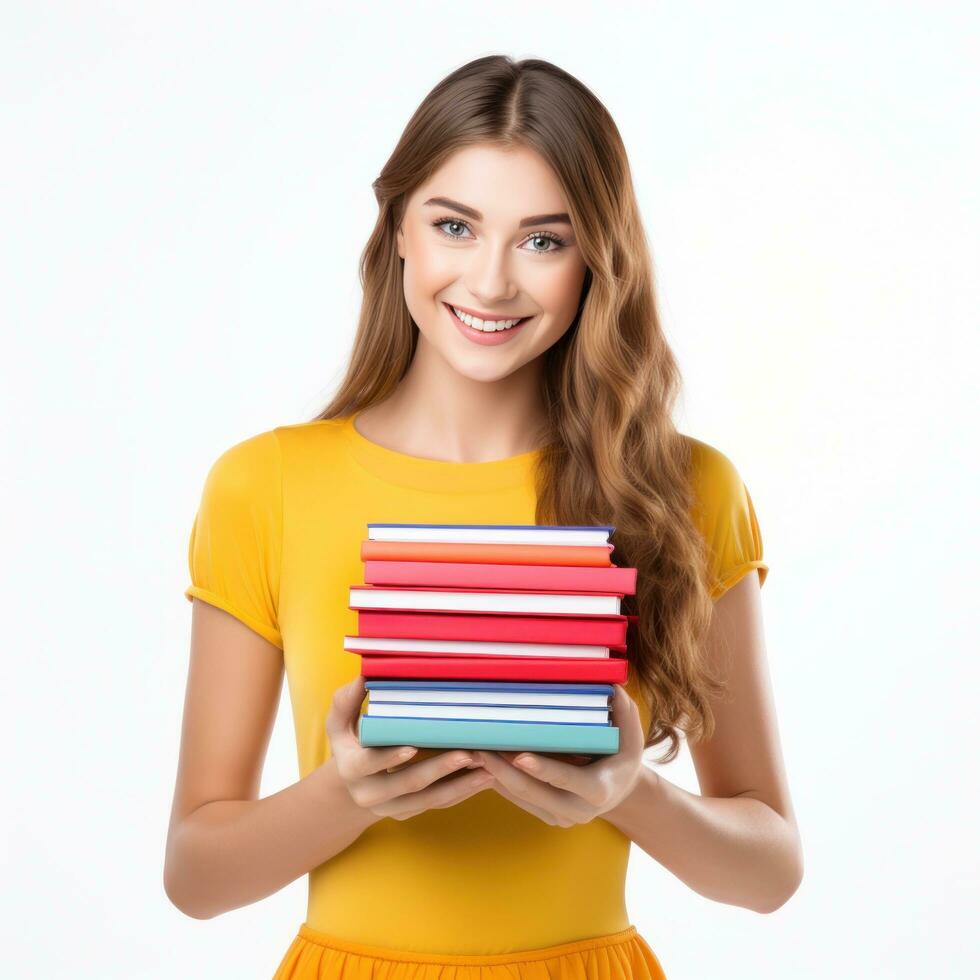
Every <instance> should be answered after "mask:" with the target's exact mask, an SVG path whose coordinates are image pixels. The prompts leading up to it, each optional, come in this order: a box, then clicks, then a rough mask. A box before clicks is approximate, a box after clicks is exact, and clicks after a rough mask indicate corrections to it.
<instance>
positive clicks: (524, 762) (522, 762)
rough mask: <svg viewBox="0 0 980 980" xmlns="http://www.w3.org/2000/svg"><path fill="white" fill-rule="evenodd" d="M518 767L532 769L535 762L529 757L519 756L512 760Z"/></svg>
mask: <svg viewBox="0 0 980 980" xmlns="http://www.w3.org/2000/svg"><path fill="white" fill-rule="evenodd" d="M514 761H515V762H516V763H517V764H518V765H519V766H524V768H525V769H533V768H534V767H535V766H536V765H537V762H535V760H534V759H533V758H531V756H529V755H520V756H518V757H517V758H516V759H515V760H514Z"/></svg>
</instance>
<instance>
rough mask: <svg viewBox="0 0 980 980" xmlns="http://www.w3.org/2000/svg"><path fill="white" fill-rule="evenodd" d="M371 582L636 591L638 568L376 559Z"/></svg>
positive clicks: (367, 574)
mask: <svg viewBox="0 0 980 980" xmlns="http://www.w3.org/2000/svg"><path fill="white" fill-rule="evenodd" d="M364 581H365V583H366V584H368V585H418V586H424V587H427V588H443V587H451V586H458V587H461V588H465V589H526V590H529V591H532V592H560V591H567V592H605V593H609V592H616V593H619V594H620V595H633V594H635V592H636V569H635V568H620V567H619V566H617V565H610V566H608V567H607V568H588V567H584V566H575V565H505V564H474V563H471V562H455V561H373V560H369V561H366V562H365V563H364Z"/></svg>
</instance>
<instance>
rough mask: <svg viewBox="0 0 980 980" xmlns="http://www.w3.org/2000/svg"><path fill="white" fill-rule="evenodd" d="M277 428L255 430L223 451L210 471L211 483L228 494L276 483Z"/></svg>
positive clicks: (277, 459)
mask: <svg viewBox="0 0 980 980" xmlns="http://www.w3.org/2000/svg"><path fill="white" fill-rule="evenodd" d="M277 431H278V430H276V429H267V430H266V431H264V432H259V433H256V434H255V435H251V436H248V437H246V438H245V439H241V440H239V441H238V442H236V443H233V444H232V445H231V446H228V447H227V448H226V449H224V450H223V451H222V452H220V453H219V455H218V456H217V458H216V459H215V460H214V462H213V463H212V464H211V468H210V470H209V471H208V475H207V483H208V485H209V486H211V487H215V488H219V489H220V490H221V491H222V492H223V493H226V494H238V493H244V492H247V491H252V490H254V489H256V488H259V487H263V486H272V485H274V484H275V482H276V480H277V479H278V475H279V472H280V466H281V449H280V445H279V436H278V434H277Z"/></svg>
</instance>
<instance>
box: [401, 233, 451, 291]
mask: <svg viewBox="0 0 980 980" xmlns="http://www.w3.org/2000/svg"><path fill="white" fill-rule="evenodd" d="M407 252H408V258H407V259H406V261H405V287H406V292H409V293H411V294H413V295H414V296H415V297H416V298H417V299H419V300H423V301H424V300H425V299H426V298H427V297H428V298H431V297H432V296H433V295H435V294H436V293H438V292H440V291H441V290H443V289H445V288H446V286H447V285H449V284H450V283H452V282H453V281H454V280H455V279H456V278H457V277H458V269H457V262H456V261H454V259H453V255H452V250H451V249H445V248H439V247H438V246H437V245H436V244H435V243H433V242H432V241H431V240H430V239H428V238H427V237H426V236H415V238H414V239H413V240H411V241H409V242H408V248H407Z"/></svg>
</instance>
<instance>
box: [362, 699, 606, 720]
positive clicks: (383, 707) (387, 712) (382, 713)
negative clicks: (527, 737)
mask: <svg viewBox="0 0 980 980" xmlns="http://www.w3.org/2000/svg"><path fill="white" fill-rule="evenodd" d="M367 714H368V715H370V716H371V717H373V718H434V719H440V720H442V721H452V720H454V719H459V718H473V719H476V720H477V721H542V722H547V721H552V722H558V723H560V724H565V725H608V724H609V711H608V710H604V711H595V710H589V709H588V708H582V709H569V710H565V709H562V708H528V707H524V708H516V707H515V708H497V707H494V706H492V705H475V704H459V705H454V704H375V703H374V702H372V701H371V700H370V699H368V708H367Z"/></svg>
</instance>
